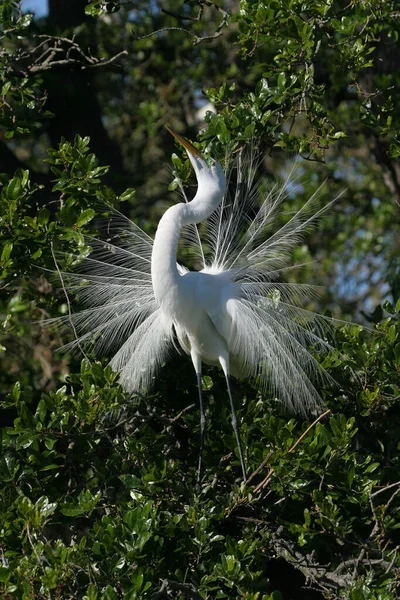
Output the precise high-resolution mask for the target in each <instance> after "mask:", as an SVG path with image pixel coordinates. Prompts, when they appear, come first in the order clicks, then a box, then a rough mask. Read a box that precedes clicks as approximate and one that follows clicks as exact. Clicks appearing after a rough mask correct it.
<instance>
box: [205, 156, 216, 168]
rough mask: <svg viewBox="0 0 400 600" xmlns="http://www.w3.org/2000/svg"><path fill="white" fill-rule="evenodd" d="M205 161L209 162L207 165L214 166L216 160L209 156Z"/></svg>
mask: <svg viewBox="0 0 400 600" xmlns="http://www.w3.org/2000/svg"><path fill="white" fill-rule="evenodd" d="M205 161H206V163H207V167H213V166H214V165H215V160H214V159H212V158H210V157H207V158H206V159H205Z"/></svg>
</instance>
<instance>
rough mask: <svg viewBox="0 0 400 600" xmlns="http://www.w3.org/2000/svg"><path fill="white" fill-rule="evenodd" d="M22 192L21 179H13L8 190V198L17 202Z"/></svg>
mask: <svg viewBox="0 0 400 600" xmlns="http://www.w3.org/2000/svg"><path fill="white" fill-rule="evenodd" d="M20 192H21V180H20V178H19V177H13V179H11V181H10V182H9V183H8V185H7V188H6V196H7V198H9V199H10V200H17V198H18V197H19V195H20Z"/></svg>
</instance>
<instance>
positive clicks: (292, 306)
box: [63, 130, 330, 483]
mask: <svg viewBox="0 0 400 600" xmlns="http://www.w3.org/2000/svg"><path fill="white" fill-rule="evenodd" d="M169 131H170V132H171V134H172V135H173V136H175V138H176V139H177V140H179V142H180V143H181V144H182V145H183V146H184V148H185V149H186V151H187V155H188V157H189V160H190V162H191V164H192V166H193V169H194V171H195V174H196V178H197V184H198V187H197V193H196V195H195V196H194V198H193V199H192V201H191V202H186V203H179V204H177V205H175V206H172V207H171V208H169V209H168V210H167V211H166V212H165V213H164V215H163V217H162V218H161V220H160V222H159V225H158V228H157V232H156V235H155V238H154V241H153V240H152V238H150V237H149V236H148V235H147V234H146V233H145V232H144V231H142V229H141V228H140V227H138V226H137V225H135V224H134V223H132V222H131V221H129V220H128V219H126V218H125V217H123V216H122V215H120V214H119V213H118V214H117V213H116V212H114V218H116V219H117V221H120V220H121V219H122V220H124V224H123V227H120V226H121V223H117V227H118V228H120V232H119V234H118V236H117V237H118V241H117V243H116V240H115V238H112V239H110V240H107V241H101V240H98V239H96V238H92V237H89V241H88V243H89V244H90V246H92V248H93V254H92V255H91V256H90V257H89V258H87V259H86V260H85V264H86V268H85V272H84V273H83V274H79V273H78V274H77V273H64V274H63V281H64V282H67V285H68V286H69V289H72V290H73V291H74V292H76V293H77V294H78V296H79V300H80V301H81V302H83V303H84V304H85V305H86V306H87V308H86V309H85V310H82V311H81V312H78V313H76V314H74V315H72V325H73V328H74V331H75V332H78V334H79V335H80V337H77V339H75V340H74V341H72V342H71V343H70V344H69V345H68V346H67V347H74V346H77V345H78V346H80V345H81V344H82V343H83V342H85V341H91V342H92V343H93V344H94V345H95V347H96V349H97V350H98V351H100V352H104V351H107V350H111V349H115V348H119V349H118V351H117V352H116V354H115V355H114V356H113V358H112V359H111V362H110V364H111V366H112V368H113V369H115V370H118V371H119V372H120V383H121V384H122V386H123V387H124V388H125V390H127V391H128V392H141V393H143V392H144V391H147V390H149V388H150V386H151V385H152V383H153V380H154V379H155V376H156V374H157V372H158V371H159V369H160V367H161V366H162V364H163V363H164V362H165V361H166V360H167V359H168V357H169V354H170V353H171V351H173V350H174V349H176V339H177V340H178V343H179V346H180V348H181V349H182V350H183V351H184V352H185V353H186V354H188V355H190V357H191V360H192V362H193V366H194V369H195V371H196V375H197V382H198V391H199V400H200V458H199V467H198V478H197V481H198V483H200V479H201V473H202V452H203V445H204V435H205V426H206V419H205V411H204V404H203V398H202V380H201V374H202V363H206V364H208V365H219V366H220V367H221V368H222V370H223V372H224V374H225V378H226V384H227V389H228V396H229V400H230V405H231V411H232V425H233V429H234V432H235V435H236V440H237V446H238V453H239V459H240V463H241V468H242V474H243V479H244V481H246V469H245V461H244V457H243V451H242V446H241V442H240V436H239V428H238V423H237V417H236V412H235V407H234V402H233V397H232V390H231V383H230V375H231V374H232V375H234V376H236V377H246V378H250V379H251V380H252V381H253V383H254V385H255V386H256V387H257V388H258V389H259V390H260V391H261V392H267V391H268V392H272V393H274V394H275V395H276V397H277V400H278V401H280V402H281V403H282V405H283V406H285V407H286V408H289V409H291V410H292V411H295V412H297V413H299V412H300V413H302V414H303V415H307V414H310V412H311V411H312V410H315V409H318V407H320V405H321V398H320V396H319V394H318V392H317V390H316V389H315V387H314V385H313V383H312V381H311V379H310V378H312V377H313V376H315V375H320V376H321V375H322V377H323V378H328V376H327V375H326V373H325V372H324V371H323V369H322V368H321V367H320V365H319V363H318V362H317V361H316V359H315V358H314V356H313V354H312V353H311V352H310V351H309V348H310V346H312V347H313V351H320V350H321V349H326V348H329V347H330V346H329V343H328V341H327V340H326V336H325V333H326V329H327V328H329V324H330V320H329V319H326V318H324V317H322V316H320V315H316V314H315V313H312V312H309V311H307V310H305V309H303V308H301V304H302V303H304V300H305V299H307V298H310V297H315V288H314V287H313V286H309V285H305V284H295V283H284V282H282V281H281V276H282V273H283V272H284V271H285V270H286V269H288V268H289V269H290V268H292V266H290V265H289V266H288V261H289V260H290V257H291V252H292V250H293V248H294V247H295V246H296V245H297V244H298V243H299V241H300V240H301V237H302V233H303V232H304V230H305V229H306V228H307V227H308V225H310V224H311V223H312V222H313V221H315V219H316V217H318V216H319V215H320V214H321V212H322V211H323V210H325V209H326V208H327V207H326V206H325V207H323V208H322V209H320V210H316V208H315V204H316V198H317V193H315V194H314V195H313V197H312V198H310V200H309V201H308V202H307V203H306V204H305V205H304V206H303V207H302V208H301V209H300V211H298V212H297V213H295V214H293V216H292V217H291V218H290V219H289V221H288V222H287V223H286V224H285V225H284V226H283V227H282V228H281V229H280V230H279V231H278V232H276V233H274V234H272V235H270V237H268V236H267V234H266V230H267V229H268V228H269V227H270V226H271V224H272V223H273V220H274V217H275V215H276V213H277V211H278V209H279V207H280V205H281V204H282V201H283V200H285V199H287V198H288V196H289V189H290V188H291V185H292V184H291V182H290V179H288V180H287V181H286V183H284V184H283V185H282V186H281V187H278V186H275V187H274V188H273V189H272V190H271V191H270V192H269V193H268V194H266V196H265V197H264V198H261V199H260V197H259V194H257V193H255V190H254V186H253V177H254V172H252V171H251V169H250V172H249V174H248V178H247V180H246V181H243V173H240V174H239V177H238V179H239V180H240V179H241V181H239V184H238V187H237V190H236V194H235V195H234V197H233V198H229V195H228V194H226V187H227V185H226V178H225V174H224V172H223V169H222V167H221V165H220V164H219V163H218V162H216V161H215V160H213V159H212V158H209V157H205V156H203V155H202V154H201V153H200V152H199V151H198V150H197V149H196V148H195V147H194V146H193V145H192V144H190V143H189V142H188V141H187V140H186V139H184V138H182V137H181V136H180V135H178V134H177V133H174V132H173V131H171V130H169ZM206 220H207V223H206V225H205V239H206V242H207V244H208V246H209V247H210V248H211V256H210V258H209V259H208V260H206V259H205V255H204V252H203V249H202V246H201V243H200V237H199V234H198V230H197V228H196V224H198V223H200V222H202V221H206ZM185 228H189V240H190V244H191V247H192V248H195V249H197V250H198V254H199V260H200V261H201V263H202V267H203V268H202V269H201V270H200V271H195V272H191V271H188V270H187V269H186V268H185V267H183V266H181V265H179V264H177V262H176V258H177V248H178V240H179V238H180V236H181V232H182V229H185ZM63 319H64V322H65V324H66V325H67V326H68V325H71V316H66V317H64V318H63Z"/></svg>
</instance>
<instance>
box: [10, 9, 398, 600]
mask: <svg viewBox="0 0 400 600" xmlns="http://www.w3.org/2000/svg"><path fill="white" fill-rule="evenodd" d="M49 9H50V13H49V16H48V17H47V18H43V19H37V18H35V17H32V16H31V15H26V14H23V11H22V10H21V7H20V3H19V2H16V1H12V0H4V1H3V3H2V4H1V6H0V36H1V41H2V46H1V49H0V150H1V151H0V240H1V249H0V272H1V283H0V290H1V297H0V315H1V319H2V330H1V331H2V335H1V339H0V343H1V346H0V358H1V369H0V381H1V397H0V406H1V410H0V425H1V427H0V444H1V450H0V513H1V515H0V596H1V597H2V598H5V599H8V598H10V599H11V598H23V599H28V598H54V599H56V598H63V599H64V598H85V599H88V600H92V599H98V600H100V599H114V598H126V599H128V598H151V599H154V600H157V599H160V598H192V599H199V598H245V599H247V600H279V599H283V600H289V599H292V598H293V599H294V598H296V599H301V598H304V599H307V600H318V599H320V598H328V599H332V600H333V599H340V598H349V599H350V600H389V599H390V600H391V599H392V598H395V597H396V594H398V589H397V587H398V581H399V573H400V559H399V552H398V548H399V546H400V541H399V533H398V530H399V510H400V504H399V497H400V494H399V489H400V488H399V483H398V480H399V476H398V473H399V466H400V465H399V454H398V449H399V447H398V440H399V432H400V420H399V410H398V401H399V397H400V391H399V390H400V377H399V373H400V320H399V316H400V302H399V301H398V302H397V304H396V297H398V296H399V295H400V277H399V273H400V263H399V258H398V257H399V250H400V248H399V237H398V231H397V230H398V225H397V220H398V219H397V218H396V217H398V206H397V204H398V203H400V200H399V199H400V191H399V190H400V176H399V173H400V169H399V163H398V156H399V147H400V146H399V144H400V141H399V138H398V131H399V129H400V126H399V121H400V109H399V104H398V103H399V100H398V99H399V98H400V94H399V85H400V81H399V70H398V68H396V65H398V61H399V56H400V52H399V42H398V31H397V30H398V27H397V23H398V19H399V14H398V10H397V9H396V3H395V2H394V1H388V0H385V1H384V0H373V1H370V2H361V1H358V0H354V1H351V2H348V1H345V0H343V1H341V0H330V1H329V2H327V1H326V0H306V1H304V0H302V1H301V2H300V1H299V0H274V1H272V2H268V3H267V2H246V1H244V0H242V1H241V2H240V6H239V7H237V6H236V3H234V2H226V3H224V4H222V3H221V2H219V3H213V2H211V1H208V0H206V1H202V0H201V1H200V0H198V1H196V2H190V3H183V2H181V1H180V0H169V1H168V2H165V3H163V5H162V6H161V5H160V4H159V3H157V2H151V3H148V2H137V3H131V2H125V1H123V2H122V1H118V0H115V1H114V0H113V1H112V2H111V1H107V2H103V1H102V2H100V1H96V2H86V1H85V0H81V1H80V2H78V1H77V2H75V3H71V4H70V3H58V2H54V1H53V0H50V2H49ZM201 89H204V95H202V94H201V91H200V90H201ZM207 101H208V102H210V104H208V105H207V106H208V107H209V108H210V109H213V111H216V112H212V111H210V112H208V113H207V114H206V115H205V122H206V124H207V128H206V129H204V130H202V131H201V132H200V135H199V138H198V139H199V142H198V143H199V148H200V149H201V150H202V151H205V152H209V153H211V154H212V155H213V156H215V157H216V158H218V159H220V160H224V158H225V156H226V155H227V154H228V155H229V156H230V155H234V154H239V155H240V153H239V152H237V151H238V150H239V149H240V148H242V147H243V146H252V147H255V148H257V149H258V150H259V151H260V153H261V155H263V154H265V153H266V154H267V155H268V161H267V163H266V164H264V162H262V163H261V164H260V165H259V175H260V177H261V178H267V179H268V178H269V176H270V175H271V173H274V172H275V173H277V172H280V171H281V170H282V169H283V165H284V162H285V160H286V158H287V153H288V152H289V153H290V152H293V151H295V152H298V153H300V154H302V155H303V156H305V157H306V158H307V159H309V160H308V161H304V162H303V163H302V170H303V171H304V175H305V177H304V181H303V178H302V182H301V186H300V187H299V189H298V190H297V193H296V194H293V195H290V197H288V198H287V199H286V201H285V203H284V205H283V208H284V210H283V211H282V222H283V221H284V220H285V219H287V215H288V214H290V213H292V212H293V211H294V210H296V208H298V207H299V206H300V204H301V203H302V202H304V199H305V198H307V197H308V196H309V195H310V194H311V193H312V192H313V191H314V190H315V189H316V188H317V187H318V185H319V183H320V182H322V181H323V180H324V179H325V178H328V182H327V184H326V185H325V188H324V189H323V190H322V192H321V194H322V195H321V202H323V203H324V202H325V201H328V200H329V199H331V198H332V196H333V195H335V194H337V193H338V192H339V191H341V190H343V188H347V192H345V194H344V196H343V198H342V200H341V201H340V202H339V203H338V204H337V205H335V206H334V207H333V209H332V210H331V211H330V212H329V214H327V215H326V217H324V219H323V221H321V225H320V226H319V227H318V230H316V231H315V232H313V233H312V234H311V235H310V237H309V238H308V239H307V240H306V241H305V243H304V245H303V246H302V247H301V248H299V249H298V250H297V251H296V255H295V256H294V259H296V260H297V261H300V262H303V263H310V262H311V261H314V259H317V261H318V263H317V266H313V265H310V264H306V265H305V266H304V267H303V268H302V269H301V270H300V272H299V273H297V274H296V278H297V279H296V280H297V281H299V282H302V281H310V280H312V279H313V280H314V281H316V282H318V283H324V284H325V285H326V286H327V288H328V294H329V297H328V299H327V303H328V304H329V307H330V308H331V310H332V311H333V312H334V313H335V316H337V317H338V318H342V317H343V316H348V315H350V317H351V319H352V320H353V321H357V320H358V321H359V320H360V319H363V322H364V323H374V324H375V325H374V327H375V328H376V329H377V330H378V331H377V333H375V334H371V333H368V332H367V331H365V330H362V329H361V328H360V327H358V326H357V325H352V326H348V327H340V328H338V330H337V332H336V338H337V347H336V348H335V350H332V351H331V353H330V354H329V355H328V356H317V358H318V360H320V361H321V362H322V364H323V366H324V368H325V369H326V370H327V371H328V373H329V374H330V375H331V376H332V377H333V378H334V379H335V380H336V381H337V387H336V388H335V387H329V388H328V387H327V388H326V389H325V388H324V389H321V390H320V393H321V394H322V396H323V398H324V400H325V402H326V408H327V409H330V411H331V412H330V413H329V414H327V415H325V417H324V418H322V419H320V420H318V422H314V423H302V422H300V421H298V420H296V418H295V417H293V415H282V414H281V412H280V411H279V404H278V403H277V402H276V399H274V398H270V397H260V395H259V394H257V393H256V392H255V391H254V389H252V388H251V386H249V385H248V384H246V383H245V382H236V387H235V397H236V403H237V407H238V416H239V420H240V424H241V431H242V435H243V438H244V442H245V444H244V445H245V453H246V461H247V464H248V472H249V473H250V474H252V476H251V478H250V481H249V483H248V485H247V486H244V485H241V484H240V478H239V475H240V468H239V461H238V457H237V455H236V443H235V438H234V434H233V432H232V430H231V424H230V414H229V403H228V402H227V397H226V390H225V383H224V379H223V377H222V375H221V373H219V372H218V371H217V370H214V369H210V370H209V371H208V372H207V374H206V375H205V376H204V377H203V388H204V392H205V394H206V396H207V413H208V430H207V437H206V447H205V456H204V459H205V467H206V469H205V471H206V475H205V478H204V485H203V487H202V489H201V490H198V489H196V488H195V486H194V482H195V479H196V469H197V459H198V444H199V414H198V408H197V391H196V386H195V383H196V382H195V377H194V374H193V372H192V367H191V365H190V364H189V362H188V361H185V359H184V358H183V357H180V358H179V360H177V361H176V362H174V363H172V364H168V365H165V366H164V367H163V370H162V374H161V377H160V378H159V380H158V381H157V382H156V385H155V388H154V393H153V395H152V396H148V397H146V398H144V397H141V396H140V395H137V396H128V395H127V394H125V393H124V392H123V390H122V389H121V388H120V386H119V385H118V375H117V374H115V373H113V372H112V371H111V369H110V367H108V366H107V359H106V357H93V356H91V355H88V356H86V357H85V358H84V359H83V360H82V361H80V360H77V359H76V358H74V357H65V356H62V355H60V354H58V353H57V352H56V348H57V347H59V346H61V345H62V343H65V342H68V341H69V339H71V337H70V336H73V332H70V333H69V334H64V333H62V334H60V333H59V332H58V331H57V330H55V329H52V328H51V327H50V328H48V327H47V328H43V327H41V322H42V321H43V319H44V318H46V317H55V316H59V315H65V314H68V312H69V311H70V310H71V304H70V303H71V299H70V298H68V296H66V294H65V290H63V286H62V272H63V271H69V270H72V269H73V268H74V266H75V264H76V263H77V262H80V261H81V260H82V259H83V258H84V257H85V256H87V254H88V253H89V252H90V237H88V235H87V234H91V233H93V232H98V233H99V234H100V235H103V236H104V237H106V236H107V230H105V231H104V226H103V221H102V219H99V218H98V217H99V216H104V215H105V216H107V206H108V205H112V206H117V207H118V208H119V209H120V210H121V211H123V212H125V213H126V214H131V215H132V214H133V215H135V216H136V218H138V219H140V225H141V226H142V227H143V228H145V229H146V230H148V231H149V232H150V233H151V232H153V231H154V229H155V227H156V222H157V219H158V217H159V214H160V212H161V210H164V209H165V204H162V205H161V206H160V203H159V202H158V200H159V198H160V195H161V193H162V195H163V197H164V194H165V193H166V189H167V187H168V182H170V181H171V178H170V179H169V180H168V175H167V164H168V163H169V162H170V159H169V156H170V154H171V152H172V151H173V149H174V145H173V141H172V138H171V139H169V137H168V134H167V133H164V132H163V130H162V127H161V126H162V124H164V122H166V123H167V124H170V125H171V126H172V127H174V128H176V129H179V130H180V131H182V132H183V131H185V132H186V133H188V135H189V136H190V134H191V136H192V137H193V138H194V137H195V134H196V132H197V129H198V128H199V126H200V125H202V124H204V123H203V121H202V117H200V116H199V114H198V110H199V108H200V107H201V105H203V104H204V103H205V102H207ZM89 136H90V139H89ZM176 152H177V154H174V155H173V156H172V163H173V169H174V175H173V177H172V182H171V183H170V191H171V192H173V190H174V189H177V188H181V186H182V185H185V186H188V192H187V193H188V196H189V198H190V195H191V190H192V188H191V187H190V186H191V177H192V175H191V170H190V169H189V167H188V163H187V161H186V160H185V159H184V158H183V157H182V154H181V151H180V150H179V152H178V151H176ZM284 154H285V156H283V155H284ZM323 161H325V162H323ZM105 165H108V166H105ZM182 182H183V183H182ZM235 183H236V182H235ZM239 183H240V182H239ZM131 185H134V186H135V188H137V191H136V192H135V190H134V189H133V188H131V187H129V186H131ZM137 199H140V200H137ZM396 203H397V204H396ZM314 265H315V263H314ZM49 271H53V273H54V274H53V276H51V275H50V273H49ZM57 287H58V288H59V289H58V290H57V289H56V288H57ZM385 299H386V300H385ZM387 299H389V300H390V301H388V300H387ZM380 305H382V307H381V306H380ZM316 307H317V308H321V305H318V304H317V305H316ZM360 310H361V311H362V315H363V316H360V314H357V311H360ZM35 321H36V324H35V323H34V322H35ZM37 322H39V324H38V323H37Z"/></svg>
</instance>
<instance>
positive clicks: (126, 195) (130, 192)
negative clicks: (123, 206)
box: [119, 188, 136, 202]
mask: <svg viewBox="0 0 400 600" xmlns="http://www.w3.org/2000/svg"><path fill="white" fill-rule="evenodd" d="M135 194H136V190H135V189H134V188H128V189H127V190H125V192H123V193H122V194H121V195H120V196H119V199H120V200H121V202H128V201H129V200H132V198H133V197H134V196H135Z"/></svg>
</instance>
